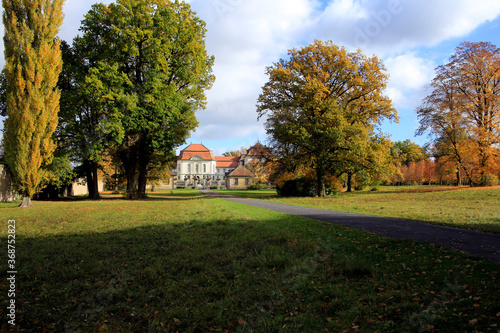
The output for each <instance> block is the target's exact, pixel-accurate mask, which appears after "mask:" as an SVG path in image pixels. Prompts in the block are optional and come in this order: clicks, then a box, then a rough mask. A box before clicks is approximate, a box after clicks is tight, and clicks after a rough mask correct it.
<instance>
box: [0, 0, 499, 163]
mask: <svg viewBox="0 0 500 333" xmlns="http://www.w3.org/2000/svg"><path fill="white" fill-rule="evenodd" d="M102 2H104V3H110V2H112V1H110V0H105V1H102ZM187 2H189V3H190V4H191V6H192V8H193V10H194V11H195V12H197V14H198V16H199V17H200V18H201V19H203V20H204V21H205V22H206V23H207V29H208V32H207V40H206V42H207V50H208V53H209V54H211V55H214V56H215V66H214V74H215V75H216V82H215V84H214V87H213V88H212V89H211V90H210V91H208V92H207V102H208V103H207V108H206V110H200V111H199V112H198V113H197V118H198V120H199V122H200V126H199V127H198V128H197V130H196V131H195V132H194V133H192V134H191V137H190V138H188V139H187V144H189V143H190V142H192V143H200V142H203V144H204V145H205V146H207V147H209V148H211V149H213V151H214V153H215V154H217V155H220V154H222V153H224V152H225V151H229V150H234V149H238V148H240V147H246V148H248V147H249V146H251V145H252V144H254V143H255V142H257V140H260V141H261V142H264V143H265V141H266V133H265V130H264V121H262V120H261V121H257V113H256V107H255V104H256V101H257V98H258V96H259V94H260V92H261V87H262V86H263V85H264V84H265V82H266V81H267V77H266V75H265V67H266V66H270V65H271V64H272V63H273V62H276V61H278V60H279V59H280V58H282V57H285V56H286V53H287V51H288V50H289V49H291V48H294V47H295V48H300V47H302V46H305V45H308V44H310V43H312V42H313V41H314V39H321V40H331V41H333V42H334V43H335V44H337V45H339V46H345V47H346V48H347V49H348V50H351V51H355V50H356V49H357V48H361V49H362V51H363V52H364V53H365V54H366V55H368V56H371V55H376V56H378V57H379V58H380V59H382V61H383V62H384V64H385V65H386V67H387V70H388V73H389V74H390V79H389V83H388V87H387V95H388V96H389V97H391V99H392V100H393V103H394V106H395V108H396V109H397V110H398V113H399V117H400V122H399V124H390V123H384V124H383V126H382V130H383V132H385V133H388V134H390V135H391V139H392V140H393V141H399V140H401V141H402V140H406V139H410V140H412V141H414V142H417V143H418V144H420V145H423V144H424V143H425V142H426V137H425V136H423V137H414V133H415V129H416V128H417V126H418V123H417V117H416V114H415V112H414V110H415V108H416V107H417V106H418V105H419V104H420V102H421V100H422V98H424V97H425V96H426V86H427V85H428V84H429V83H430V81H431V80H432V78H433V76H434V69H435V68H436V67H437V66H439V65H441V64H444V63H445V62H446V61H447V59H448V58H449V57H450V55H451V54H452V53H453V52H454V49H455V48H456V47H457V46H458V45H459V44H460V43H461V42H463V41H487V42H492V43H493V44H495V45H497V46H499V47H500V37H499V33H500V0H481V1H477V0H321V1H319V0H252V1H248V0H189V1H187ZM93 3H95V1H85V0H67V1H66V4H65V7H64V12H65V20H64V23H63V26H62V27H61V31H60V37H61V38H62V39H64V40H66V41H68V42H70V41H71V40H72V39H73V37H74V36H75V35H76V34H77V33H78V28H79V26H80V21H81V20H82V19H83V16H84V14H85V13H86V12H87V11H88V10H89V9H90V7H91V5H92V4H93ZM0 45H1V46H2V57H1V58H0V66H2V67H3V65H4V59H3V45H2V44H0ZM183 147H185V145H184V146H181V147H180V148H183Z"/></svg>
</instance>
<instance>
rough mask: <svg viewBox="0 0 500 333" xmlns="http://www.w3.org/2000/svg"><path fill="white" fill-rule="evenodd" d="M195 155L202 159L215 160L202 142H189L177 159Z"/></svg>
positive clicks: (186, 158)
mask: <svg viewBox="0 0 500 333" xmlns="http://www.w3.org/2000/svg"><path fill="white" fill-rule="evenodd" d="M195 156H199V157H201V158H202V159H203V160H210V161H213V160H215V158H214V153H213V152H212V151H211V150H210V149H208V148H207V147H205V146H204V145H203V144H190V145H189V146H187V147H186V148H184V149H183V150H181V154H180V155H179V160H190V159H191V158H193V157H195Z"/></svg>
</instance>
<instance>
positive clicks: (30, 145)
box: [2, 0, 64, 207]
mask: <svg viewBox="0 0 500 333" xmlns="http://www.w3.org/2000/svg"><path fill="white" fill-rule="evenodd" d="M63 4H64V0H31V1H30V0H26V1H16V0H3V1H2V5H3V8H4V13H3V24H4V27H5V35H4V46H5V72H4V73H5V78H6V109H7V119H6V120H5V123H4V127H5V133H4V137H3V145H4V149H5V161H6V163H7V164H8V165H9V167H10V170H11V172H12V174H13V176H14V180H15V183H16V186H17V188H18V190H19V191H20V192H21V194H22V196H23V201H22V203H21V207H27V206H31V205H32V204H31V197H32V196H33V195H34V194H35V193H37V191H39V190H40V187H41V185H40V184H41V182H42V179H43V176H44V172H46V171H44V169H43V168H42V167H43V166H44V165H46V164H48V163H50V161H51V159H52V154H53V152H54V150H55V144H54V142H53V140H52V134H53V133H54V130H55V129H56V126H57V113H58V110H59V98H60V93H59V91H58V90H57V89H55V87H56V84H57V80H58V76H59V73H60V72H61V68H62V61H61V51H60V40H59V39H57V38H56V35H57V33H58V31H59V27H60V26H61V24H62V20H63V13H62V6H63Z"/></svg>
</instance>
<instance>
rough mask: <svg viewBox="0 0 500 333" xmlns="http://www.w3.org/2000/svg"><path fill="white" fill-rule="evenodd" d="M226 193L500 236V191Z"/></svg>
mask: <svg viewBox="0 0 500 333" xmlns="http://www.w3.org/2000/svg"><path fill="white" fill-rule="evenodd" d="M221 192H222V191H221ZM223 192H224V193H227V194H232V195H236V196H241V197H246V198H252V197H253V198H258V199H269V200H272V201H275V202H280V203H285V204H291V205H299V206H306V207H313V208H322V209H331V210H338V211H343V212H350V213H360V214H367V215H377V216H388V217H396V218H403V219H409V220H417V221H424V222H428V223H435V224H441V225H449V226H454V227H460V228H467V229H475V230H481V231H489V232H495V233H500V187H494V188H488V187H485V188H470V187H461V188H456V187H436V186H430V187H429V186H403V187H388V186H387V187H385V186H384V187H381V188H380V190H379V191H362V192H353V193H342V194H341V195H338V196H333V197H327V198H278V197H277V196H276V192H275V191H260V193H259V191H223Z"/></svg>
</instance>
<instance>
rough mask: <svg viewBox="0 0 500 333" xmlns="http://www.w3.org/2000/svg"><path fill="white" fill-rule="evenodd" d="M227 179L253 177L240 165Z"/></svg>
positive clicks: (251, 173)
mask: <svg viewBox="0 0 500 333" xmlns="http://www.w3.org/2000/svg"><path fill="white" fill-rule="evenodd" d="M229 177H255V175H254V174H253V172H251V171H250V170H248V169H247V168H245V167H244V166H243V165H240V166H239V167H237V168H236V170H234V171H233V172H231V173H230V174H229Z"/></svg>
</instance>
